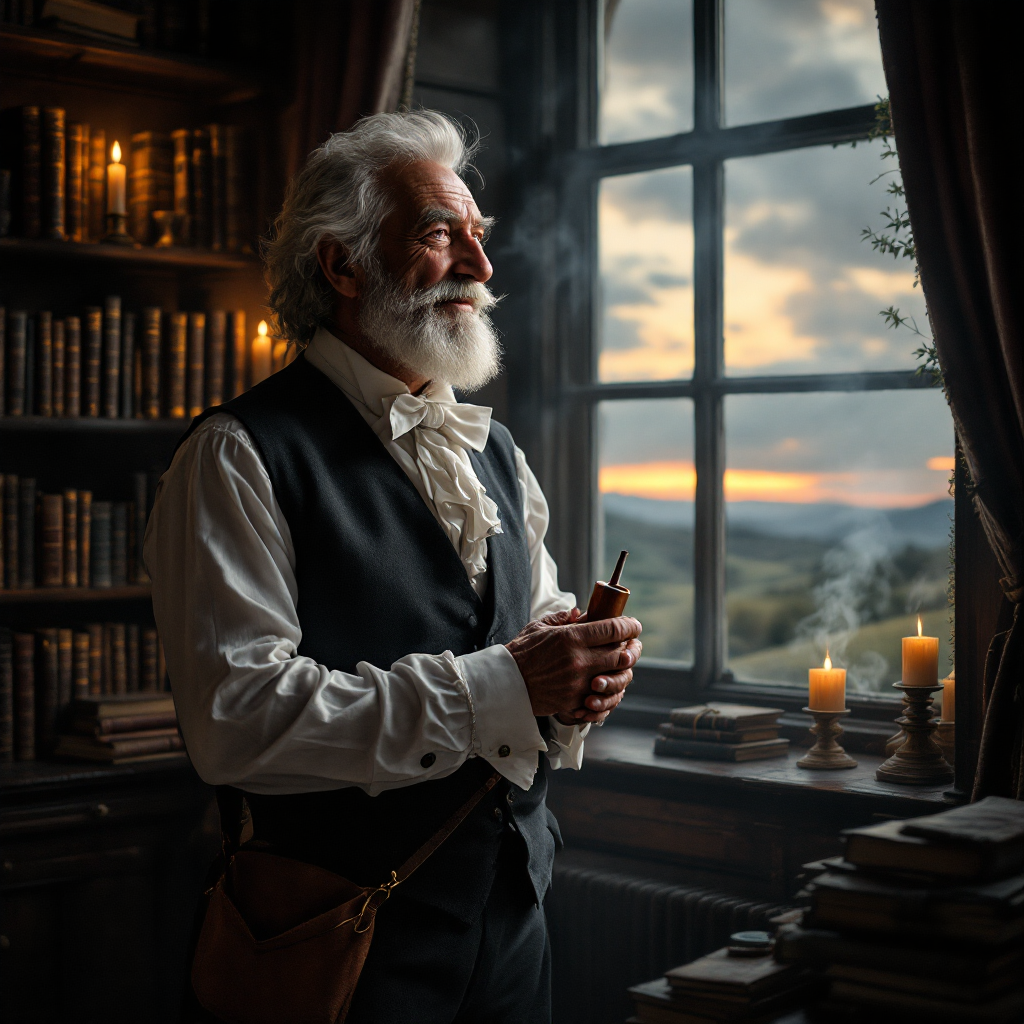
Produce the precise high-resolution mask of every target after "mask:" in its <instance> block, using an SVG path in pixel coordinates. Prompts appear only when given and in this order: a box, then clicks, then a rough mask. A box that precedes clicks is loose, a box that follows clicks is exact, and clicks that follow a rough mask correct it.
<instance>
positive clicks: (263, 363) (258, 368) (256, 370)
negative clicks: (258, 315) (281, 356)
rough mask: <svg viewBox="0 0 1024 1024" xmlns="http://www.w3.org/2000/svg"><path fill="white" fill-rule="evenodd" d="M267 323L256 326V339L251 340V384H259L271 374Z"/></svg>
mask: <svg viewBox="0 0 1024 1024" xmlns="http://www.w3.org/2000/svg"><path fill="white" fill-rule="evenodd" d="M267 330H268V328H267V321H266V320H261V321H260V322H259V323H258V324H257V325H256V337H255V338H253V339H252V382H253V384H259V382H260V381H261V380H266V379H267V378H268V377H269V376H270V374H271V373H272V372H273V366H272V358H273V353H272V347H271V344H270V338H269V337H268V336H267Z"/></svg>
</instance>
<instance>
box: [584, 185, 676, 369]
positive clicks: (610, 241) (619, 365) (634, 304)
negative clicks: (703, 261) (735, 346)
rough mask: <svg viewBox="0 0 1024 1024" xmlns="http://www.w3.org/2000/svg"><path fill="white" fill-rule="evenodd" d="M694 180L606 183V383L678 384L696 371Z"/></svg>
mask: <svg viewBox="0 0 1024 1024" xmlns="http://www.w3.org/2000/svg"><path fill="white" fill-rule="evenodd" d="M692 196H693V173H692V170H691V169H690V168H689V167H670V168H668V169H667V170H663V171H645V172H644V173H642V174H624V175H621V176H619V177H616V178H605V179H604V180H603V181H602V182H601V190H600V196H599V200H598V233H599V236H600V242H599V260H600V289H599V302H600V306H601V320H600V332H601V333H600V337H599V341H598V352H599V359H598V377H599V379H600V380H602V381H620V380H672V379H674V378H677V377H688V376H690V374H691V373H692V372H693V213H692V211H693V199H692Z"/></svg>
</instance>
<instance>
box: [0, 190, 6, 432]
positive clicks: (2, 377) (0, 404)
mask: <svg viewBox="0 0 1024 1024" xmlns="http://www.w3.org/2000/svg"><path fill="white" fill-rule="evenodd" d="M0 173H2V172H0ZM2 217H3V210H2V209H0V218H2ZM3 237H4V236H3V232H2V231H0V238H3ZM6 415H7V310H6V309H5V308H4V307H3V306H0V416H6Z"/></svg>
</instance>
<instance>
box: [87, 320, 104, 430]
mask: <svg viewBox="0 0 1024 1024" xmlns="http://www.w3.org/2000/svg"><path fill="white" fill-rule="evenodd" d="M83 348H84V353H83V359H82V413H83V415H85V416H90V417H97V416H99V414H100V387H101V381H102V374H103V310H102V309H101V308H100V307H99V306H88V307H86V310H85V338H84V346H83Z"/></svg>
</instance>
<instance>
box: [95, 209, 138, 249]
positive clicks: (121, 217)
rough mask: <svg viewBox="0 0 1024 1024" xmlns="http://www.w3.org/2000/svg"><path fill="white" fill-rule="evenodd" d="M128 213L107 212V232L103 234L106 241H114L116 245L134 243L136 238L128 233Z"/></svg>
mask: <svg viewBox="0 0 1024 1024" xmlns="http://www.w3.org/2000/svg"><path fill="white" fill-rule="evenodd" d="M127 223H128V215H127V214H125V213H108V214H107V233H106V234H105V235H104V236H103V241H104V242H112V243H114V244H115V245H134V244H135V239H134V238H132V236H131V235H129V234H128V232H127V230H126V225H127Z"/></svg>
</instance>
